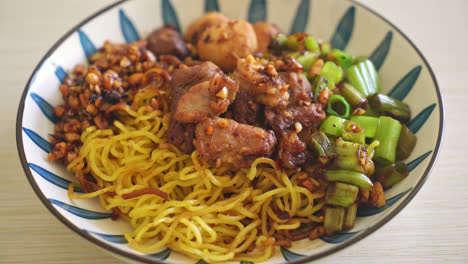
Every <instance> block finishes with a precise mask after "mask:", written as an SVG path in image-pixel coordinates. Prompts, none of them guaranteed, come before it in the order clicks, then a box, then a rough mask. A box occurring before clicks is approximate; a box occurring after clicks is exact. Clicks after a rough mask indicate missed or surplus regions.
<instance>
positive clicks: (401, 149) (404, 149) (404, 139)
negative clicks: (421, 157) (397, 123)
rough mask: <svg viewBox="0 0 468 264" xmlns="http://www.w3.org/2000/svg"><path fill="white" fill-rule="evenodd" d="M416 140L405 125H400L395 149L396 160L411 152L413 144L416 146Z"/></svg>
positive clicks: (405, 156) (402, 158)
mask: <svg viewBox="0 0 468 264" xmlns="http://www.w3.org/2000/svg"><path fill="white" fill-rule="evenodd" d="M416 141H417V139H416V136H415V135H414V134H413V132H412V131H411V130H410V129H409V128H408V127H407V126H406V125H402V126H401V133H400V139H399V140H398V145H397V150H396V160H404V159H406V158H408V157H409V156H410V155H411V152H413V149H414V146H416Z"/></svg>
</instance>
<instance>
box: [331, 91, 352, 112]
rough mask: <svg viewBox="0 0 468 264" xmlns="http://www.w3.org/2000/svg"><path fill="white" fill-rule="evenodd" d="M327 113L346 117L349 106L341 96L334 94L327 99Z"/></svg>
mask: <svg viewBox="0 0 468 264" xmlns="http://www.w3.org/2000/svg"><path fill="white" fill-rule="evenodd" d="M327 113H329V114H330V115H334V116H339V117H341V118H348V117H349V114H350V107H349V104H348V102H346V99H345V98H344V97H343V96H341V95H339V94H334V95H332V96H330V98H329V99H328V106H327Z"/></svg>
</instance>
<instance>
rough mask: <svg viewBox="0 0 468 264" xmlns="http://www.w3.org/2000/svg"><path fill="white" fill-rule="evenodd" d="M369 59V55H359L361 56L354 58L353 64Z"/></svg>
mask: <svg viewBox="0 0 468 264" xmlns="http://www.w3.org/2000/svg"><path fill="white" fill-rule="evenodd" d="M368 59H369V57H367V56H359V57H356V58H354V60H353V62H352V63H351V64H352V65H354V64H358V63H360V62H363V61H366V60H368Z"/></svg>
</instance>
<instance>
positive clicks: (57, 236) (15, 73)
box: [0, 0, 468, 264]
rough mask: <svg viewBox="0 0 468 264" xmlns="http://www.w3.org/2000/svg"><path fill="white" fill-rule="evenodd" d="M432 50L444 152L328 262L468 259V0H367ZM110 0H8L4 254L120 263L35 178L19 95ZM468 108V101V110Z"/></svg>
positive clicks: (3, 33) (0, 47) (3, 11)
mask: <svg viewBox="0 0 468 264" xmlns="http://www.w3.org/2000/svg"><path fill="white" fill-rule="evenodd" d="M361 2H362V3H364V4H366V5H368V6H369V7H370V8H372V9H374V10H376V11H377V12H379V13H380V14H382V15H383V16H384V17H386V18H387V19H389V20H390V21H391V22H392V23H394V24H395V25H396V26H397V27H398V28H400V29H401V30H402V31H403V32H405V33H406V34H407V35H408V36H409V38H410V39H411V40H413V41H414V43H415V44H416V46H418V47H419V49H420V50H421V52H422V53H423V54H424V55H425V56H426V58H427V60H428V61H429V63H430V65H431V66H432V68H433V70H434V72H435V75H436V78H437V79H438V82H439V85H440V88H441V92H442V95H443V99H444V102H445V111H446V112H445V132H444V137H443V145H442V148H441V151H440V154H439V158H438V160H437V162H436V165H435V167H434V168H433V170H432V173H431V175H430V176H429V179H428V180H427V182H426V183H425V185H424V187H423V188H422V189H421V190H420V192H419V193H418V194H417V195H416V197H415V198H414V199H413V201H411V203H410V204H409V205H408V206H407V207H406V208H405V209H404V210H403V211H402V212H401V213H399V214H398V215H397V216H396V217H395V218H394V219H392V220H391V221H390V222H389V223H387V224H386V225H384V226H383V227H382V228H381V229H379V230H378V231H377V232H375V233H373V234H371V235H370V236H369V237H367V238H365V239H363V240H362V241H360V242H358V243H356V244H354V245H352V246H350V247H348V248H346V249H344V250H341V251H339V252H338V253H335V254H333V255H331V256H329V257H326V258H324V259H321V260H320V261H318V262H320V263H361V264H364V263H467V262H468V206H467V201H468V169H467V168H465V166H466V165H467V160H468V158H467V157H468V140H467V139H466V138H465V136H468V122H467V121H466V119H465V118H467V117H466V116H467V114H468V111H467V109H468V108H465V107H466V106H467V102H468V96H467V94H468V92H467V89H468V87H467V84H466V80H465V79H464V78H465V77H468V59H467V56H466V54H465V51H466V49H467V48H468V34H467V30H468V16H467V15H466V12H467V11H468V1H466V0H447V1H439V0H411V1H407V0H393V1H381V0H361ZM108 4H110V1H106V0H73V1H61V0H42V1H34V0H29V1H26V0H17V1H11V0H10V1H5V0H1V1H0V58H2V59H1V62H0V80H1V81H2V84H1V86H2V87H1V88H0V91H1V93H2V95H1V96H0V98H1V99H2V102H1V103H0V109H1V111H0V121H1V123H2V124H1V125H0V168H1V171H2V172H1V176H2V178H1V180H2V183H1V184H0V204H1V205H0V263H80V264H81V263H120V262H121V261H120V260H118V259H116V258H114V257H113V256H111V255H109V254H107V253H105V252H103V251H102V250H100V249H99V248H97V247H96V246H95V245H93V244H91V243H90V242H88V241H86V240H84V239H82V238H81V237H80V236H79V235H77V234H75V233H74V232H73V231H71V230H70V229H68V228H67V227H66V226H64V225H63V224H62V223H60V221H59V220H57V219H56V218H55V217H54V216H53V215H52V214H51V213H49V211H48V210H47V209H46V208H45V206H44V205H43V204H42V203H41V202H40V200H39V198H38V197H37V196H36V194H35V193H34V192H33V189H32V188H31V187H30V185H29V183H28V181H27V179H26V176H25V174H24V173H23V170H22V168H21V165H20V162H19V158H18V154H17V151H16V140H15V122H16V114H17V108H18V102H19V99H20V96H21V94H22V92H23V89H24V86H25V84H26V82H27V79H28V78H29V76H30V74H31V72H32V71H33V69H34V67H35V66H36V65H37V63H38V62H39V60H40V59H41V58H42V56H43V55H44V54H45V52H46V51H47V50H48V49H49V48H50V47H51V46H52V45H53V44H54V43H55V41H56V40H58V39H59V38H60V37H61V36H62V35H63V34H64V33H65V32H67V31H68V30H69V29H70V28H71V27H72V26H74V25H76V24H77V23H78V22H80V21H81V20H82V19H84V18H85V17H87V16H89V15H90V14H92V13H94V12H95V11H96V10H98V9H100V8H102V7H104V6H106V5H108ZM463 109H465V110H463Z"/></svg>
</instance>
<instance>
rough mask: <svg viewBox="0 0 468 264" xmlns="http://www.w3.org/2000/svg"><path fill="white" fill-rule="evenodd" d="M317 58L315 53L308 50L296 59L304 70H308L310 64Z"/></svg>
mask: <svg viewBox="0 0 468 264" xmlns="http://www.w3.org/2000/svg"><path fill="white" fill-rule="evenodd" d="M316 60H317V54H315V53H312V52H308V53H306V54H304V55H302V56H299V57H297V58H296V61H297V62H299V63H300V64H301V65H302V67H304V71H308V70H309V69H310V66H312V64H313V63H314V62H315V61H316Z"/></svg>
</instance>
